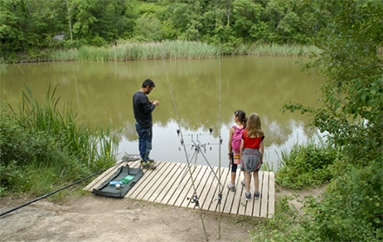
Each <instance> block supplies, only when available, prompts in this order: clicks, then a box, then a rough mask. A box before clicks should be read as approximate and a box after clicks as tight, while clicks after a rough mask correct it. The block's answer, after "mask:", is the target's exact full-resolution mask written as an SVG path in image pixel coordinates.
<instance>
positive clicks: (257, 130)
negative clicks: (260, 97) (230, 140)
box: [241, 113, 265, 200]
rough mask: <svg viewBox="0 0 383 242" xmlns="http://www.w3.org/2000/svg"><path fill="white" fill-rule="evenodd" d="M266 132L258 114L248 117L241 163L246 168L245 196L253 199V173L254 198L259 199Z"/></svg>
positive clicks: (242, 145) (247, 198) (242, 144)
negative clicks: (252, 179) (251, 190)
mask: <svg viewBox="0 0 383 242" xmlns="http://www.w3.org/2000/svg"><path fill="white" fill-rule="evenodd" d="M264 138H265V136H264V133H263V131H262V129H261V119H260V117H259V115H258V114H256V113H252V114H250V116H249V117H248V119H247V124H246V130H245V131H244V132H243V134H242V142H241V158H242V160H241V165H242V168H243V169H244V170H245V187H246V192H245V197H246V200H250V199H251V193H250V181H251V173H253V178H254V188H255V192H254V198H255V199H259V197H260V193H259V180H258V171H259V169H260V168H261V165H262V159H263V152H264V145H263V139H264Z"/></svg>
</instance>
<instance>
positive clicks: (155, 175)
mask: <svg viewBox="0 0 383 242" xmlns="http://www.w3.org/2000/svg"><path fill="white" fill-rule="evenodd" d="M168 164H169V163H168V162H161V163H159V164H158V166H157V168H156V169H155V170H150V171H147V172H145V175H146V174H148V173H150V179H149V180H148V179H146V181H145V183H146V184H145V186H141V192H139V193H137V195H136V197H135V199H138V200H145V199H144V197H145V196H146V197H148V196H150V195H151V192H152V191H153V187H156V186H157V185H156V184H158V183H159V181H160V180H161V175H162V174H163V171H164V170H165V169H166V167H167V166H168Z"/></svg>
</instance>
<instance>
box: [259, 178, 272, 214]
mask: <svg viewBox="0 0 383 242" xmlns="http://www.w3.org/2000/svg"><path fill="white" fill-rule="evenodd" d="M269 174H270V172H264V175H263V179H262V182H263V186H262V191H261V198H260V199H261V211H260V215H259V216H260V217H263V218H266V217H267V209H268V199H269Z"/></svg>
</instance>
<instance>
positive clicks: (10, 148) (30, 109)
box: [0, 87, 117, 196]
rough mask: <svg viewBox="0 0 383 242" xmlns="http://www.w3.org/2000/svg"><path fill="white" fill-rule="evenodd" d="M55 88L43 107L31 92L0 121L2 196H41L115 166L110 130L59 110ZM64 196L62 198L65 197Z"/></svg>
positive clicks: (5, 109) (7, 108)
mask: <svg viewBox="0 0 383 242" xmlns="http://www.w3.org/2000/svg"><path fill="white" fill-rule="evenodd" d="M55 91H56V89H51V88H49V89H48V91H47V95H46V101H45V102H39V101H37V99H36V98H35V97H34V96H33V93H32V91H31V90H30V88H29V87H26V91H25V92H23V96H22V101H21V103H20V104H19V105H18V107H17V108H15V107H10V106H8V105H7V104H3V106H2V109H1V116H0V157H1V162H0V173H1V176H0V196H5V195H8V194H18V193H24V192H27V193H32V194H34V195H37V196H39V195H42V194H45V193H48V192H51V191H52V190H54V189H56V188H60V187H63V186H64V185H67V184H69V183H71V182H73V181H77V180H79V179H82V178H84V177H86V176H88V175H90V174H92V173H95V172H98V171H100V170H102V169H104V168H106V167H109V166H111V165H112V164H114V163H115V157H114V147H116V146H115V144H116V143H117V142H116V140H115V139H114V138H113V135H112V134H111V132H110V130H109V129H108V130H103V129H100V128H96V129H95V130H92V129H90V128H89V127H88V126H86V125H80V124H78V121H79V119H78V117H77V115H76V114H75V113H73V111H72V109H71V107H70V106H64V108H62V109H59V108H58V103H59V98H56V97H55ZM60 194H62V193H60Z"/></svg>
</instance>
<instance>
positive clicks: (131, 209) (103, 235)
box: [0, 194, 254, 242]
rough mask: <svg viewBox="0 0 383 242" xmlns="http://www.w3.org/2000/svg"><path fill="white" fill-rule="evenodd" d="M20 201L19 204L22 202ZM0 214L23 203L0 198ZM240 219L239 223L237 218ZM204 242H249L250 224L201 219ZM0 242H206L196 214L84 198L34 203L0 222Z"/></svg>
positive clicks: (211, 217)
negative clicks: (219, 230)
mask: <svg viewBox="0 0 383 242" xmlns="http://www.w3.org/2000/svg"><path fill="white" fill-rule="evenodd" d="M24 200H25V199H24ZM0 201H1V209H0V210H1V211H2V212H4V211H7V210H9V209H10V208H13V207H16V206H19V205H21V204H23V203H25V202H28V200H25V201H22V199H17V200H11V199H10V198H1V200H0ZM242 219H244V218H242ZM203 220H204V224H205V228H206V232H207V234H208V239H209V241H249V240H250V239H249V232H248V231H249V230H250V229H252V228H254V225H253V223H254V221H252V220H249V219H244V220H243V221H240V219H239V218H235V217H233V216H222V217H221V239H220V240H218V239H217V236H218V215H213V214H204V216H203ZM0 240H1V241H92V242H93V241H95V242H97V241H100V242H106V241H206V238H205V234H204V229H203V226H202V221H201V218H200V216H199V210H193V209H184V208H176V207H170V206H164V205H160V204H152V203H147V202H141V201H135V200H130V199H114V198H105V197H100V196H95V195H92V194H90V195H85V196H83V197H80V198H77V199H71V200H70V201H66V202H65V203H63V204H57V203H53V202H49V201H48V200H47V199H45V200H40V201H37V202H35V203H33V204H31V205H28V206H26V207H23V208H20V209H18V210H16V211H14V212H12V213H9V214H7V215H5V216H3V217H2V218H0Z"/></svg>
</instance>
